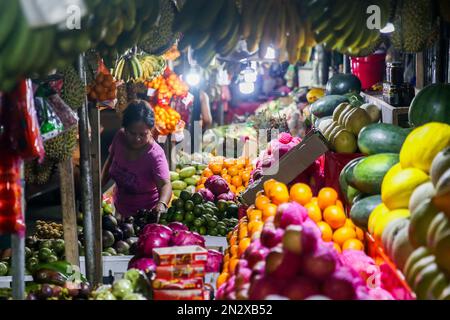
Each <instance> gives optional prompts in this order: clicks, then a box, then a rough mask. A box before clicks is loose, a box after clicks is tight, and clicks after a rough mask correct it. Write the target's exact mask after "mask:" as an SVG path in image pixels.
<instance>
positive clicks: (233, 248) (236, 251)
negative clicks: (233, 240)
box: [230, 244, 239, 262]
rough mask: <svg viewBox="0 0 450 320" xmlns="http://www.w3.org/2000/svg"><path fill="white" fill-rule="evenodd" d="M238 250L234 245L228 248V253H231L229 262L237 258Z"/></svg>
mask: <svg viewBox="0 0 450 320" xmlns="http://www.w3.org/2000/svg"><path fill="white" fill-rule="evenodd" d="M238 249H239V247H238V245H237V244H234V245H232V246H231V247H230V253H231V259H230V262H231V260H233V258H234V257H237V254H238Z"/></svg>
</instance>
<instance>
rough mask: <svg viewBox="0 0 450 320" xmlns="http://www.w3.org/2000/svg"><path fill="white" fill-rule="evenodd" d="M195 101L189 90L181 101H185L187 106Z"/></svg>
mask: <svg viewBox="0 0 450 320" xmlns="http://www.w3.org/2000/svg"><path fill="white" fill-rule="evenodd" d="M193 101H194V96H193V95H192V94H191V93H190V92H188V94H187V96H186V97H184V98H183V100H181V102H183V104H184V105H185V106H188V105H189V104H191V103H192V102H193Z"/></svg>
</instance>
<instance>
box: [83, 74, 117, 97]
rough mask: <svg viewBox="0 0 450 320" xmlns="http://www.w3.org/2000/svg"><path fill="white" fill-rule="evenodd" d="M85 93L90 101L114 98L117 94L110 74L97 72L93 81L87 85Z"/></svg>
mask: <svg viewBox="0 0 450 320" xmlns="http://www.w3.org/2000/svg"><path fill="white" fill-rule="evenodd" d="M86 90H87V95H88V98H89V100H90V101H107V100H114V99H115V98H116V96H117V87H116V82H115V81H114V78H113V76H112V75H110V74H104V73H102V72H99V73H98V75H97V76H96V77H95V81H94V82H93V83H91V84H90V85H88V86H87V88H86Z"/></svg>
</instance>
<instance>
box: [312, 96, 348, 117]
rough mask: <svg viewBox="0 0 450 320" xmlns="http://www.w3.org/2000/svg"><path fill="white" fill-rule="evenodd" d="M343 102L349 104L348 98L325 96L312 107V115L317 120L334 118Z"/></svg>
mask: <svg viewBox="0 0 450 320" xmlns="http://www.w3.org/2000/svg"><path fill="white" fill-rule="evenodd" d="M343 102H348V99H347V97H344V96H340V95H330V96H325V97H323V98H320V99H319V100H317V101H316V102H314V103H313V104H312V105H311V113H312V114H313V115H314V116H315V117H317V118H323V117H329V116H332V115H333V112H334V109H336V107H337V106H338V105H340V104H341V103H343Z"/></svg>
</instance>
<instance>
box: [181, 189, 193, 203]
mask: <svg viewBox="0 0 450 320" xmlns="http://www.w3.org/2000/svg"><path fill="white" fill-rule="evenodd" d="M191 197H192V195H191V193H190V192H188V191H186V190H183V191H181V193H180V199H182V200H183V201H187V200H191Z"/></svg>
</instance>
